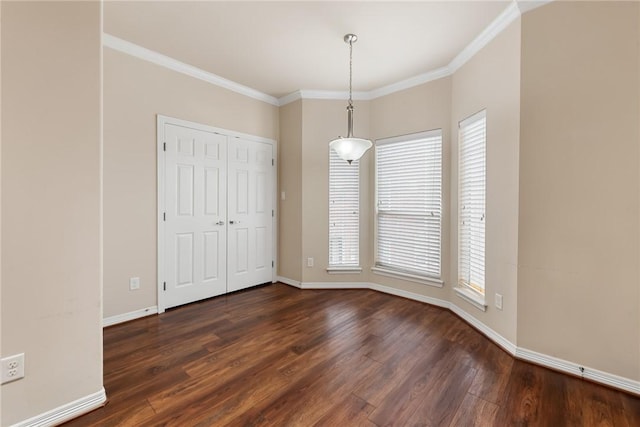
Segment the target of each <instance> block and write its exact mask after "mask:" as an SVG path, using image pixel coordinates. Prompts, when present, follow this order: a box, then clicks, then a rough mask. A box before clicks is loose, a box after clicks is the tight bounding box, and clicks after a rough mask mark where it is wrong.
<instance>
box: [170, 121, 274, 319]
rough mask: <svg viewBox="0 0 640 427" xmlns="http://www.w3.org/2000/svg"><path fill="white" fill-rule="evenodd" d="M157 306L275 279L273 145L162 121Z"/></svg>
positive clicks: (179, 303)
mask: <svg viewBox="0 0 640 427" xmlns="http://www.w3.org/2000/svg"><path fill="white" fill-rule="evenodd" d="M163 131H164V140H165V141H164V142H165V148H164V150H165V151H164V170H165V174H164V195H165V197H164V200H165V212H164V214H163V216H164V218H163V219H164V221H163V224H164V236H163V237H164V239H163V240H164V260H159V262H161V268H163V269H164V275H163V276H164V278H163V280H164V283H163V284H162V290H161V291H162V292H163V298H162V300H163V301H164V303H163V304H162V305H163V307H161V308H162V309H166V308H170V307H175V306H178V305H182V304H186V303H189V302H193V301H198V300H201V299H204V298H209V297H213V296H216V295H221V294H224V293H227V292H232V291H235V290H238V289H243V288H247V287H250V286H254V285H257V284H260V283H264V282H270V281H271V280H272V259H273V256H272V254H273V234H272V233H273V228H272V227H273V226H272V204H273V173H272V169H271V168H272V160H271V159H272V146H271V144H268V143H262V142H257V141H251V140H245V139H241V138H235V137H230V136H226V135H222V134H219V133H216V132H210V131H206V130H202V129H194V128H190V127H186V126H180V125H175V124H169V123H165V124H164V127H163Z"/></svg>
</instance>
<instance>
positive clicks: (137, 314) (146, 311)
mask: <svg viewBox="0 0 640 427" xmlns="http://www.w3.org/2000/svg"><path fill="white" fill-rule="evenodd" d="M157 313H158V306H157V305H154V306H151V307H147V308H142V309H140V310H135V311H130V312H128V313H122V314H116V315H115V316H110V317H105V318H104V319H102V327H103V328H106V327H107V326H113V325H117V324H118V323H123V322H128V321H130V320H135V319H139V318H141V317H146V316H150V315H152V314H157Z"/></svg>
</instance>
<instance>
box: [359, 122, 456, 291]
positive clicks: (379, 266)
mask: <svg viewBox="0 0 640 427" xmlns="http://www.w3.org/2000/svg"><path fill="white" fill-rule="evenodd" d="M434 136H437V137H439V139H440V140H439V157H440V158H439V160H440V165H439V166H440V176H439V180H440V189H439V191H440V200H439V228H438V233H439V235H438V239H439V247H438V263H439V265H438V270H439V274H438V276H433V275H429V274H426V273H424V272H420V271H414V270H407V269H403V268H400V267H394V266H392V265H387V264H384V263H380V260H379V252H380V251H379V249H380V248H379V242H380V230H379V218H380V216H379V215H380V212H379V209H378V206H379V188H378V187H379V165H378V155H379V147H380V146H382V145H389V144H394V143H402V142H410V141H415V140H420V139H428V138H433V137H434ZM374 150H375V162H374V163H375V164H374V218H373V221H374V224H373V226H374V247H373V251H374V266H373V267H372V268H371V271H372V272H373V273H375V274H378V275H381V276H387V277H393V278H399V279H402V280H405V281H411V282H416V283H421V284H426V285H430V286H435V287H440V288H441V287H443V286H444V281H443V280H442V247H443V241H442V237H443V222H444V221H443V207H444V203H443V199H444V185H443V178H444V162H443V157H444V153H443V151H444V132H443V129H442V128H437V129H431V130H428V131H422V132H416V133H411V134H406V135H400V136H394V137H389V138H382V139H378V140H376V143H375V148H374ZM425 215H426V214H425Z"/></svg>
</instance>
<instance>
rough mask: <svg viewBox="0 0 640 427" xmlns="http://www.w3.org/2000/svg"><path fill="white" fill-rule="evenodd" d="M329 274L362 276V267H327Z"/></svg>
mask: <svg viewBox="0 0 640 427" xmlns="http://www.w3.org/2000/svg"><path fill="white" fill-rule="evenodd" d="M327 273H329V274H360V273H362V267H327Z"/></svg>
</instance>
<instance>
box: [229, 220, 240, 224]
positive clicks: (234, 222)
mask: <svg viewBox="0 0 640 427" xmlns="http://www.w3.org/2000/svg"><path fill="white" fill-rule="evenodd" d="M229 224H232V225H233V224H240V221H229Z"/></svg>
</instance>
